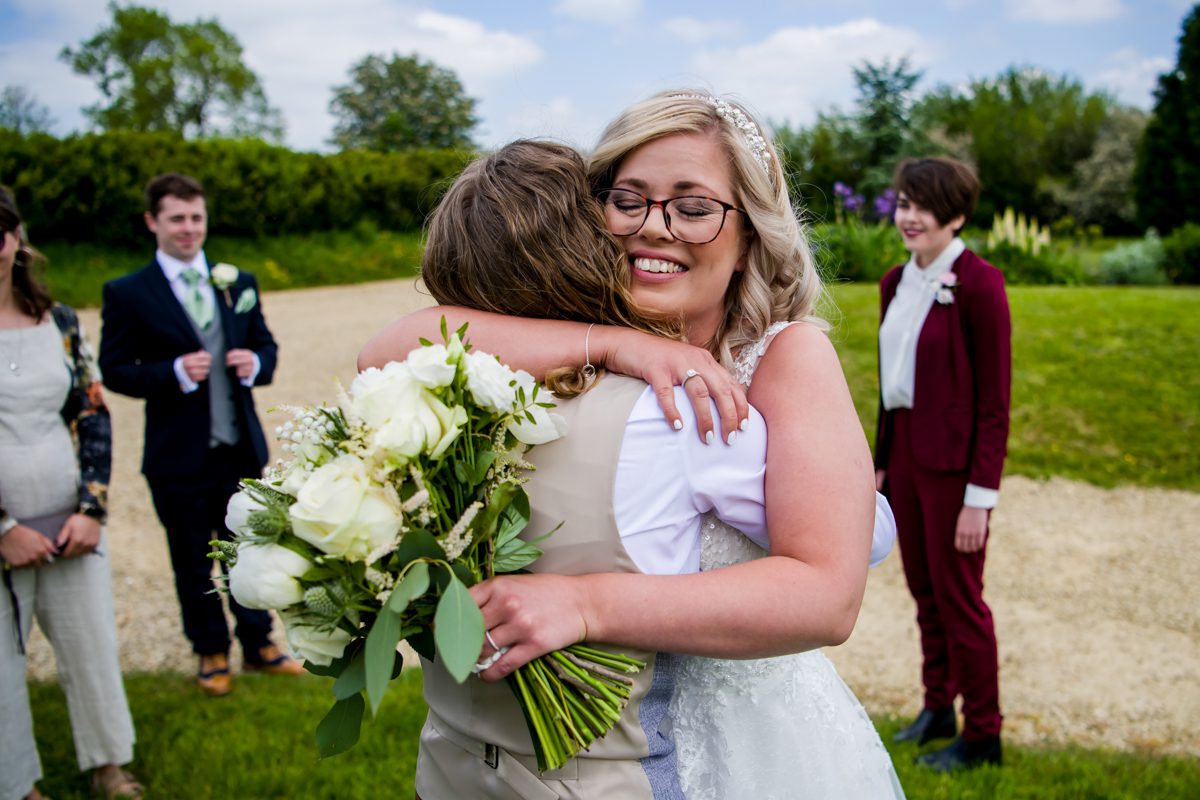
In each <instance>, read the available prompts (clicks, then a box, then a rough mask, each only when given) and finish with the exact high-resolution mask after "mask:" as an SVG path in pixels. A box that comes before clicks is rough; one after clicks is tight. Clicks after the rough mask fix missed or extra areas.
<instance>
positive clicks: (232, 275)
mask: <svg viewBox="0 0 1200 800" xmlns="http://www.w3.org/2000/svg"><path fill="white" fill-rule="evenodd" d="M237 279H238V268H237V267H235V266H234V265H233V264H226V263H224V262H222V263H220V264H215V265H213V268H212V269H210V270H209V271H208V280H209V283H211V284H212V285H213V288H215V289H217V290H218V291H220V292H222V293H224V295H225V305H227V306H228V305H229V303H230V300H229V287H230V286H233V284H235V283H237Z"/></svg>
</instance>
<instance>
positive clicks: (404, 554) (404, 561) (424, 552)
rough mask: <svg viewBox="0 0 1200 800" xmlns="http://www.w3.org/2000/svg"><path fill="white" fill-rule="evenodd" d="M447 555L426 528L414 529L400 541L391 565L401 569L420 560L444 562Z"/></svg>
mask: <svg viewBox="0 0 1200 800" xmlns="http://www.w3.org/2000/svg"><path fill="white" fill-rule="evenodd" d="M445 557H446V553H445V551H444V550H442V546H441V545H440V544H438V540H437V538H436V537H434V535H433V534H432V533H430V532H429V531H427V530H425V529H424V528H414V529H413V530H411V531H409V532H408V533H406V534H404V536H403V537H402V538H401V539H400V544H399V546H397V547H396V551H395V552H394V553H393V554H392V557H391V563H392V567H393V568H394V569H397V570H398V569H400V568H403V567H405V566H407V565H408V564H409V563H411V562H413V561H416V560H417V559H418V558H432V559H436V560H439V561H440V560H442V559H444V558H445Z"/></svg>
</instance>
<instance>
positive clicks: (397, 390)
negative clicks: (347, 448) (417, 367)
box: [350, 361, 421, 428]
mask: <svg viewBox="0 0 1200 800" xmlns="http://www.w3.org/2000/svg"><path fill="white" fill-rule="evenodd" d="M420 390H421V385H420V384H419V383H417V381H416V379H415V378H414V377H413V374H412V370H410V369H409V368H408V367H407V366H406V365H404V364H402V363H400V362H398V361H389V362H388V363H387V364H385V365H384V367H383V369H376V368H375V367H370V368H369V369H366V370H364V371H363V372H361V373H359V375H358V377H357V378H355V379H354V382H353V383H351V384H350V397H351V407H350V410H351V411H352V412H353V413H354V414H355V415H356V416H358V417H360V418H361V419H362V420H363V421H364V422H366V423H367V424H368V425H370V426H371V427H372V428H380V427H383V426H384V425H386V424H387V422H388V421H389V420H390V419H392V417H394V416H396V415H397V414H400V413H404V411H405V409H407V408H408V407H409V406H410V405H411V404H412V402H413V398H414V396H415V395H416V394H417V392H419V391H420Z"/></svg>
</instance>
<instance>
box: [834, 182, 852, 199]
mask: <svg viewBox="0 0 1200 800" xmlns="http://www.w3.org/2000/svg"><path fill="white" fill-rule="evenodd" d="M833 193H834V194H836V195H837V196H838V197H840V198H842V199H843V200H844V199H846V198H848V197H850V196H851V195H852V194H854V190H853V189H851V188H850V187H849V186H847V185H846V184H844V183H842V182H841V181H838V182H837V183H835V184H834V185H833Z"/></svg>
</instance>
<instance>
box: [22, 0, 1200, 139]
mask: <svg viewBox="0 0 1200 800" xmlns="http://www.w3.org/2000/svg"><path fill="white" fill-rule="evenodd" d="M144 4H146V5H154V6H156V7H158V8H160V9H163V10H165V11H166V12H167V13H168V14H169V15H170V16H171V18H172V19H173V20H175V21H177V22H183V21H191V20H194V19H196V18H197V17H205V18H208V17H216V18H217V20H218V21H219V22H220V23H221V24H222V25H223V26H224V27H225V28H226V29H227V30H229V31H231V32H232V33H233V34H234V35H235V36H237V37H238V39H239V40H240V42H241V43H242V46H243V48H244V49H245V59H246V61H247V63H248V64H249V65H250V66H251V67H252V68H253V69H254V70H255V71H256V72H257V73H258V74H259V76H260V77H261V78H262V79H263V83H264V85H265V88H266V91H267V96H268V99H269V100H270V102H271V103H272V104H273V105H275V106H277V107H279V108H280V109H281V110H282V111H283V114H284V118H285V122H286V126H287V129H286V130H287V133H286V141H287V143H288V144H289V145H291V146H293V147H295V148H298V149H305V150H323V149H328V145H327V144H326V140H327V139H328V137H329V135H330V131H331V128H332V125H333V120H332V118H331V117H330V116H329V114H328V110H327V109H328V105H329V99H330V97H331V87H333V86H335V85H338V84H341V83H345V82H346V75H347V71H348V69H349V68H350V66H351V64H353V63H354V62H355V61H357V60H359V59H360V58H362V57H363V56H364V55H366V54H368V53H384V54H390V53H393V52H398V53H401V54H411V53H414V52H415V53H417V54H419V55H420V56H422V57H424V58H427V59H431V60H433V61H435V62H437V63H438V64H441V65H442V66H445V67H448V68H450V69H453V70H454V71H455V72H456V73H458V75H459V77H460V78H461V79H462V80H463V83H464V84H465V86H466V89H467V92H468V93H469V94H470V95H471V96H473V97H475V98H477V99H478V100H479V106H478V112H479V115H480V117H481V118H482V124H481V126H480V128H479V129H478V130H477V131H476V135H475V138H476V140H477V141H478V142H479V143H481V144H483V145H484V146H494V145H498V144H501V143H503V142H505V141H508V140H510V139H512V138H515V137H517V136H552V137H555V138H558V139H562V140H565V141H568V142H570V143H572V144H575V145H578V146H581V147H585V148H586V147H590V146H591V145H592V144H593V143H594V142H595V140H596V138H597V136H598V135H599V133H600V130H601V129H602V127H603V125H604V123H605V122H606V121H607V120H608V119H610V118H611V117H613V116H614V115H615V114H616V113H617V112H618V111H619V110H620V109H621V108H623V107H624V106H625V105H628V104H629V103H631V102H633V101H635V100H638V99H640V98H642V97H644V96H645V95H647V94H650V93H652V92H654V91H657V90H659V89H663V88H668V87H676V86H700V87H704V88H707V89H709V90H713V91H716V92H718V93H732V94H735V95H737V96H738V97H740V98H742V99H743V100H744V101H746V102H747V104H748V105H749V106H750V107H751V108H753V109H755V110H756V111H758V112H759V113H760V114H761V115H762V116H764V117H766V118H768V119H770V120H773V121H778V122H790V123H793V124H806V123H808V122H811V121H812V120H813V119H814V118H815V116H816V113H817V112H818V111H821V110H827V109H829V108H831V107H834V106H839V107H842V108H846V107H849V106H850V104H851V103H852V102H853V99H854V86H853V80H852V76H851V67H852V66H854V65H857V64H860V63H862V61H863V60H864V59H869V60H871V61H874V62H878V61H880V60H882V59H884V58H892V59H896V58H899V57H901V56H908V57H909V58H910V59H911V60H912V61H913V62H914V63H915V64H916V65H917V66H918V67H919V68H921V69H922V70H923V71H924V77H923V79H922V82H921V84H919V86H918V89H919V90H921V89H928V88H931V87H933V86H935V85H937V84H942V83H948V84H961V83H965V82H966V81H968V80H970V79H971V78H977V77H989V76H993V75H995V74H997V73H998V72H1000V71H1001V70H1003V69H1004V68H1005V67H1007V66H1009V65H1013V64H1019V65H1029V66H1034V67H1040V68H1042V69H1044V70H1048V71H1051V72H1055V73H1066V74H1069V75H1071V76H1073V77H1075V78H1077V79H1079V80H1081V81H1083V83H1084V85H1085V86H1087V87H1088V88H1089V89H1102V88H1103V89H1106V90H1108V91H1110V92H1111V93H1113V94H1114V95H1115V96H1116V97H1117V98H1118V99H1120V100H1121V101H1123V102H1126V103H1129V104H1132V105H1136V106H1140V107H1143V108H1149V107H1150V105H1151V102H1152V94H1151V93H1152V91H1153V87H1154V81H1155V77H1156V76H1157V75H1158V73H1160V72H1163V71H1165V70H1167V69H1169V68H1171V67H1172V66H1173V65H1174V62H1175V55H1176V47H1177V44H1176V40H1177V39H1178V36H1179V32H1180V24H1181V22H1182V20H1183V17H1184V16H1185V15H1186V14H1187V12H1188V10H1189V9H1190V8H1191V6H1192V3H1190V2H1184V1H1183V0H993V1H992V2H985V1H984V0H935V1H934V2H908V3H895V2H893V3H884V2H878V1H877V0H844V1H842V2H837V1H836V0H824V2H810V0H766V1H765V2H744V1H743V2H738V1H737V0H721V1H720V2H714V1H710V0H691V1H690V2H686V3H682V2H672V1H670V0H666V1H663V2H652V0H543V1H541V2H523V1H522V0H510V2H502V1H499V0H497V1H494V2H482V1H481V0H474V1H470V0H431V1H430V2H407V0H336V2H330V0H170V2H157V3H155V2H152V0H146V2H145V3H144ZM108 19H109V14H108V11H107V9H106V3H105V2H103V0H0V84H4V85H7V84H19V85H23V86H25V87H26V88H28V89H29V90H30V91H31V92H32V93H33V94H34V95H35V96H36V97H37V99H38V100H39V101H40V102H41V103H43V104H44V105H46V106H48V107H49V108H50V109H51V112H52V114H53V115H54V117H55V118H56V120H57V122H56V126H55V132H56V133H60V134H62V133H67V132H69V131H73V130H85V129H86V128H87V121H86V120H85V118H84V117H83V115H82V113H81V112H80V108H81V107H82V106H84V105H86V104H88V103H90V102H93V101H94V100H95V99H96V98H97V97H98V92H97V90H96V89H95V86H94V84H93V83H92V82H91V81H89V80H87V79H85V78H81V77H78V76H75V75H73V74H72V73H71V71H70V70H69V68H68V67H67V66H66V65H65V64H63V63H62V62H61V61H59V60H58V58H57V54H58V52H59V51H60V50H61V49H62V47H63V46H64V45H68V44H70V45H76V44H78V43H79V42H80V41H82V40H83V39H85V38H87V37H89V36H91V35H92V34H93V33H95V31H96V30H97V29H98V28H99V27H101V26H102V25H103V24H105V22H106V21H107V20H108Z"/></svg>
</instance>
